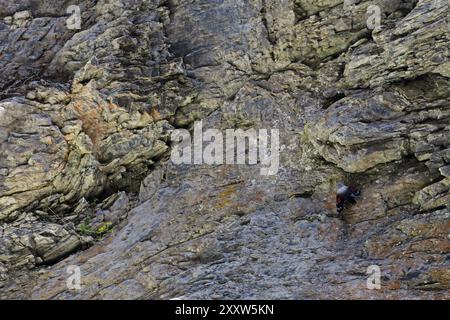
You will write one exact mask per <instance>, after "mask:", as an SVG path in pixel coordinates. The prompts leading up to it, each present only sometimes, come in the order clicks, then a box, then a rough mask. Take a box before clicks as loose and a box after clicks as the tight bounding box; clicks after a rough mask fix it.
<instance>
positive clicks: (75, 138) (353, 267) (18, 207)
mask: <svg viewBox="0 0 450 320" xmlns="http://www.w3.org/2000/svg"><path fill="white" fill-rule="evenodd" d="M352 3H353V4H351V5H348V2H345V3H344V1H339V0H333V1H331V0H330V1H309V0H295V1H291V0H265V1H260V0H255V1H253V0H251V1H235V0H233V1H231V0H223V1H206V0H196V1H182V0H171V1H162V0H161V1H158V0H151V1H138V0H137V1H135V0H133V1H132V0H114V1H96V2H94V1H81V3H78V2H77V3H75V1H74V2H71V1H65V2H64V5H61V4H60V2H58V5H57V6H56V5H55V2H53V1H31V0H30V1H24V2H21V4H16V3H13V2H12V1H5V0H0V4H1V6H0V7H1V9H0V66H1V68H2V73H3V77H2V78H1V79H0V88H1V93H0V143H1V145H0V237H1V242H0V297H1V298H26V299H166V298H191V299H205V298H213V299H218V298H223V299H252V298H264V299H266V298H267V299H319V298H329V299H336V298H353V299H364V298H399V299H401V298H422V299H424V298H435V299H445V298H448V290H449V288H450V287H449V286H450V272H449V270H450V268H449V266H450V265H449V262H448V261H449V260H448V254H449V251H450V238H449V237H450V233H449V231H450V211H449V203H450V180H449V179H450V178H449V172H450V169H449V167H450V143H449V141H450V139H449V138H450V126H449V123H450V122H449V119H450V101H449V100H450V89H449V88H450V86H449V81H450V80H449V75H450V72H449V66H450V62H449V56H450V52H449V48H450V41H449V39H448V37H449V34H450V32H449V31H450V30H449V21H448V20H449V13H450V10H449V4H448V1H446V0H434V1H432V0H419V1H416V0H414V1H413V0H411V1H381V0H380V1H353V2H352ZM71 4H78V5H79V6H80V12H81V21H82V23H81V29H79V30H76V29H75V30H73V29H69V28H67V26H66V20H67V18H68V15H67V14H66V12H65V9H66V7H67V6H69V5H71ZM374 5H376V6H378V7H379V8H380V9H381V24H380V25H379V26H377V27H375V28H369V26H368V24H367V21H368V17H367V15H368V12H369V11H370V9H371V8H372V9H373V7H370V6H374ZM61 7H63V9H60V8H61ZM196 120H202V123H203V128H204V129H209V128H214V129H218V130H221V131H223V132H224V131H225V130H226V129H229V128H235V129H237V128H241V129H244V130H247V129H255V130H260V129H268V130H270V129H278V130H279V137H280V166H279V170H278V172H277V174H275V175H269V176H264V175H261V174H260V167H261V165H227V164H217V165H175V164H174V163H172V162H171V161H170V159H169V156H170V152H171V149H172V147H173V144H172V142H171V141H170V135H171V133H172V132H173V130H175V129H178V128H186V129H189V130H192V129H193V124H194V121H196ZM339 181H344V182H346V183H349V184H356V185H357V186H358V188H359V189H361V190H362V195H361V197H360V199H359V200H358V202H357V204H356V205H354V206H351V207H349V208H346V210H345V211H344V213H343V216H337V215H336V204H335V188H336V184H337V182H339ZM73 265H75V266H79V267H80V269H81V275H82V279H81V280H82V288H81V290H70V289H69V288H68V287H67V284H66V279H67V277H68V276H69V274H68V273H67V268H68V267H69V266H73ZM371 265H377V266H379V268H380V270H381V275H382V278H381V289H380V290H368V289H367V286H366V280H367V278H368V275H367V274H366V270H367V268H368V267H369V266H371Z"/></svg>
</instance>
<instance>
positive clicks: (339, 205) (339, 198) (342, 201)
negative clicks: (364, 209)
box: [336, 182, 361, 214]
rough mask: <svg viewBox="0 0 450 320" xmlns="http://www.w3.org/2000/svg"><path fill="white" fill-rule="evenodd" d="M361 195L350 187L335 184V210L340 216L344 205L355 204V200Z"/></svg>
mask: <svg viewBox="0 0 450 320" xmlns="http://www.w3.org/2000/svg"><path fill="white" fill-rule="evenodd" d="M360 195H361V191H360V190H358V189H357V188H355V187H352V186H346V185H345V184H343V183H341V182H339V183H338V184H337V192H336V209H337V212H338V213H339V214H340V213H341V212H342V211H343V210H344V207H345V205H346V203H351V204H355V203H356V199H357V198H358V197H359V196H360Z"/></svg>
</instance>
